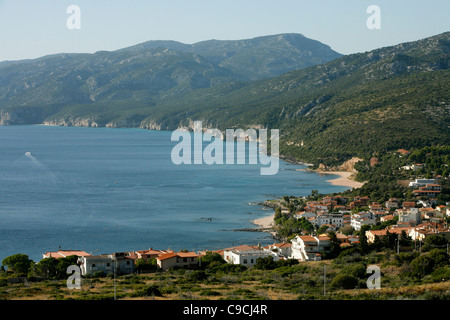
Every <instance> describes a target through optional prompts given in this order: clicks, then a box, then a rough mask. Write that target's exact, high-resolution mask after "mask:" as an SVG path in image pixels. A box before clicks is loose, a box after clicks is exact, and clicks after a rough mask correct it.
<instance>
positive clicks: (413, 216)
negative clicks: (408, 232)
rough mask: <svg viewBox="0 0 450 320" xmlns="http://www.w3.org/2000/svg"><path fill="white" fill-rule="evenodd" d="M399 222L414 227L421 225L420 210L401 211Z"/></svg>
mask: <svg viewBox="0 0 450 320" xmlns="http://www.w3.org/2000/svg"><path fill="white" fill-rule="evenodd" d="M398 222H403V223H410V224H413V225H417V224H420V223H421V222H422V218H421V214H420V212H419V208H411V209H409V211H407V212H404V211H403V210H402V211H399V215H398Z"/></svg>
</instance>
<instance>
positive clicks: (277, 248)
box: [263, 242, 292, 259]
mask: <svg viewBox="0 0 450 320" xmlns="http://www.w3.org/2000/svg"><path fill="white" fill-rule="evenodd" d="M291 248H292V243H289V242H282V243H274V244H269V245H268V246H265V247H264V248H263V249H264V250H267V251H271V252H274V253H276V254H277V255H278V257H279V258H284V259H288V258H289V257H290V256H291V255H292V250H291Z"/></svg>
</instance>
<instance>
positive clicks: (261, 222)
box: [252, 214, 276, 236]
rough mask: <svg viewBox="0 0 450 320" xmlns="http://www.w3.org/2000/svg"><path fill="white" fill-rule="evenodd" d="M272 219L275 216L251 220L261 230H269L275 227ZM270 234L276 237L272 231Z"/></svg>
mask: <svg viewBox="0 0 450 320" xmlns="http://www.w3.org/2000/svg"><path fill="white" fill-rule="evenodd" d="M274 217H275V215H274V214H273V215H271V216H268V217H263V218H259V219H256V220H253V221H252V222H253V223H254V224H256V225H258V226H260V227H261V228H262V229H269V228H272V227H273V226H274V225H275V223H274V221H273V218H274ZM270 233H271V234H272V235H273V236H275V235H276V232H274V231H271V232H270Z"/></svg>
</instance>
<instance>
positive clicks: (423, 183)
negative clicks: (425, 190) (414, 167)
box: [409, 179, 436, 188]
mask: <svg viewBox="0 0 450 320" xmlns="http://www.w3.org/2000/svg"><path fill="white" fill-rule="evenodd" d="M435 183H436V179H416V181H414V182H410V183H409V186H410V187H413V188H417V187H425V186H426V185H427V184H435Z"/></svg>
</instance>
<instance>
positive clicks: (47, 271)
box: [33, 257, 58, 278]
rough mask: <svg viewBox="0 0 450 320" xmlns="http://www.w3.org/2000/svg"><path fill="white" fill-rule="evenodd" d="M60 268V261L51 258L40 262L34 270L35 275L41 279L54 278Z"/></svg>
mask: <svg viewBox="0 0 450 320" xmlns="http://www.w3.org/2000/svg"><path fill="white" fill-rule="evenodd" d="M57 267H58V260H57V259H55V258H53V257H50V258H45V259H42V260H41V261H39V262H38V263H37V264H36V266H35V268H34V269H33V271H34V274H35V275H37V276H41V277H47V278H54V277H56V271H57Z"/></svg>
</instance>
